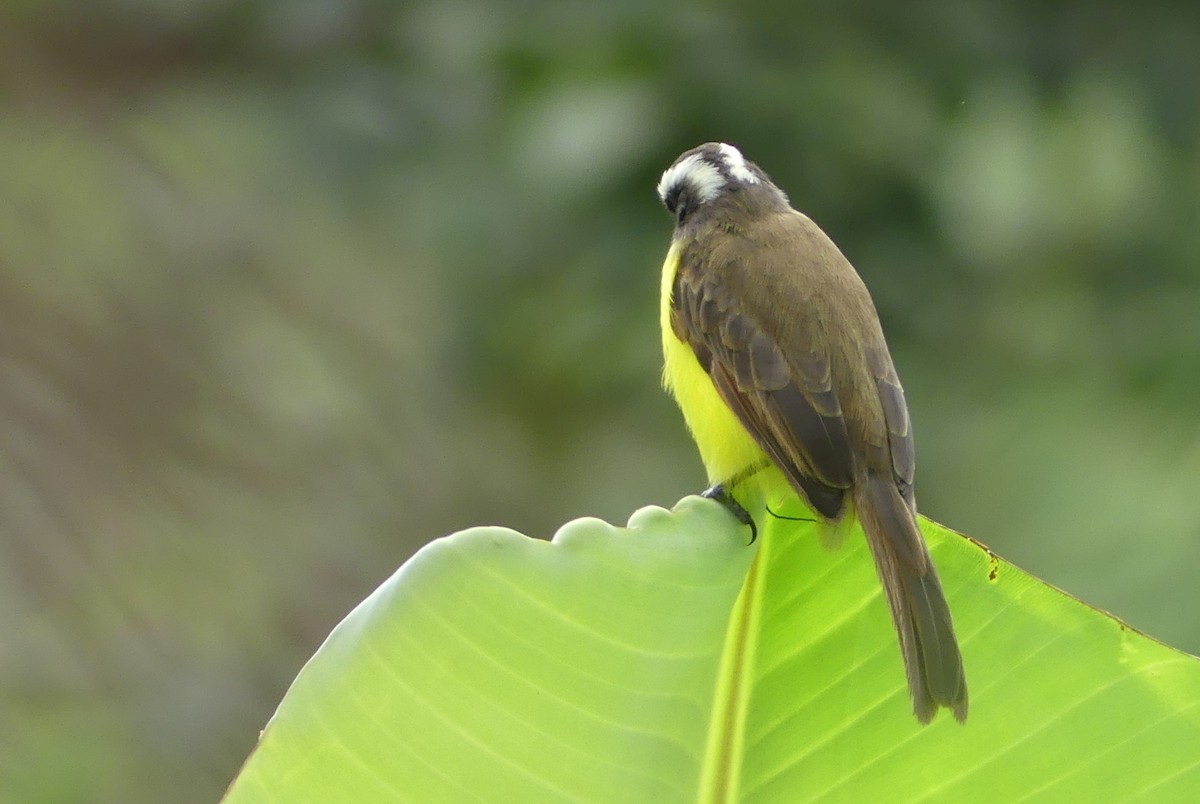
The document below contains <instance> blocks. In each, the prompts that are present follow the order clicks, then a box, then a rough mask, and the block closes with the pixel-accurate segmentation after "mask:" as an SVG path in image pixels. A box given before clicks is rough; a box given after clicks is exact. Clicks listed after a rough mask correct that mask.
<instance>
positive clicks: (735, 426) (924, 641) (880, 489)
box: [658, 143, 967, 723]
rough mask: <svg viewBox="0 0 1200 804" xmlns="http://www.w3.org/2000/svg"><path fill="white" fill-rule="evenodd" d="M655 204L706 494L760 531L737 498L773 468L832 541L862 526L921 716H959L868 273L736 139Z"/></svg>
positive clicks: (950, 644) (669, 315)
mask: <svg viewBox="0 0 1200 804" xmlns="http://www.w3.org/2000/svg"><path fill="white" fill-rule="evenodd" d="M658 195H659V198H661V199H662V202H663V204H664V205H665V206H666V208H667V211H669V212H670V213H671V214H672V215H673V216H674V217H675V233H674V236H673V238H672V242H671V248H670V251H668V252H667V259H666V262H665V263H664V265H663V274H662V308H661V312H662V321H661V323H662V338H663V354H664V358H665V369H664V372H663V378H664V380H663V381H664V384H665V385H666V387H667V389H668V390H669V391H670V392H671V394H672V395H673V396H674V397H675V399H676V401H677V402H678V403H679V407H680V409H681V410H682V411H683V416H684V419H685V420H686V421H687V425H688V428H689V429H690V430H691V433H692V437H693V438H694V439H695V441H696V445H697V447H699V450H700V456H701V458H702V459H703V461H704V465H705V468H706V469H707V471H708V478H709V482H710V483H711V484H712V488H710V489H709V490H708V491H707V492H706V493H705V494H706V496H709V497H713V498H715V499H718V500H720V501H721V502H723V503H724V504H725V505H726V506H727V507H728V508H729V509H730V510H731V511H733V512H734V514H735V515H737V516H738V518H739V519H740V520H741V521H742V522H744V523H746V524H748V525H750V526H751V529H752V533H756V532H757V531H756V529H755V528H754V522H753V519H752V517H751V516H750V514H749V513H748V512H747V511H746V510H745V508H743V507H742V506H741V505H740V504H739V503H738V502H737V501H736V500H735V499H734V496H733V495H734V493H735V492H737V491H738V490H739V489H742V488H744V486H745V484H747V483H750V482H756V483H759V482H761V483H769V482H770V478H771V475H772V474H774V472H773V469H772V468H771V467H774V469H777V470H778V471H779V472H780V473H782V476H783V478H784V479H786V481H787V484H788V485H789V486H790V487H791V488H792V489H794V490H795V492H796V493H797V494H799V495H800V497H801V498H802V499H803V500H804V501H805V502H807V503H808V505H809V507H810V508H811V509H812V510H813V512H814V513H815V514H816V515H817V517H818V518H819V520H820V521H821V522H822V523H823V526H824V529H825V530H826V531H827V532H828V533H831V534H833V533H842V532H844V531H845V530H847V529H848V527H849V525H851V524H852V523H853V522H855V521H857V522H858V523H860V524H861V525H862V529H863V531H864V532H865V533H866V536H867V543H868V544H869V545H870V548H871V555H872V556H873V557H874V559H875V567H876V569H877V570H878V572H879V578H880V580H881V581H882V583H883V589H884V592H885V594H886V597H887V601H888V605H889V606H890V608H891V612H892V620H893V622H894V624H895V626H896V632H897V633H898V635H899V638H900V652H901V654H902V655H903V658H904V667H905V672H906V674H907V677H908V687H909V691H910V692H911V694H912V699H913V712H914V714H915V715H916V717H917V719H918V720H919V721H920V722H921V723H928V722H929V721H930V720H931V719H932V718H933V716H934V714H935V713H936V712H937V710H938V707H941V706H944V707H947V708H948V709H950V710H951V711H952V712H953V713H954V717H955V718H957V719H958V720H959V721H960V722H961V721H963V720H965V719H966V716H967V683H966V678H965V676H964V675H963V667H962V657H961V655H960V653H959V649H958V642H957V640H956V639H955V636H954V626H953V624H952V622H951V619H950V609H949V607H948V606H947V605H946V598H945V595H944V594H943V593H942V587H941V584H940V583H939V582H938V577H937V573H936V572H935V571H934V567H933V562H932V561H931V560H930V557H929V552H928V550H927V549H926V547H925V542H924V540H923V539H922V537H921V532H920V530H919V529H918V528H917V519H916V514H917V508H916V502H915V498H914V496H913V469H914V465H915V463H914V452H913V436H912V428H911V426H910V423H909V417H908V407H907V405H906V403H905V401H904V392H903V390H902V389H901V387H900V380H899V378H898V377H897V376H896V369H895V368H894V367H893V365H892V358H891V355H890V353H889V352H888V348H887V343H886V342H885V341H884V338H883V330H882V329H881V328H880V325H879V316H878V314H877V313H876V312H875V305H874V303H873V302H872V301H871V297H870V294H868V292H867V288H866V286H865V285H864V284H863V282H862V279H861V278H860V277H859V276H858V273H857V272H855V270H854V268H853V267H852V266H851V265H850V263H849V261H847V260H846V258H845V257H844V256H843V255H842V253H841V251H839V250H838V248H837V246H835V245H834V244H833V241H832V240H830V239H829V238H828V237H827V236H826V235H825V233H824V232H822V231H821V230H820V228H818V227H817V225H816V224H815V223H813V222H812V221H811V220H809V218H808V217H806V216H805V215H803V214H801V213H800V212H797V211H796V210H795V209H793V208H792V207H791V205H790V204H789V203H788V198H787V196H786V195H784V193H783V191H782V190H780V189H779V188H778V187H776V186H775V184H774V183H773V182H772V181H771V179H770V178H769V177H768V176H767V174H766V173H764V172H763V171H762V169H761V168H759V167H758V166H757V165H755V164H754V163H753V162H750V161H748V160H747V159H745V157H743V156H742V154H741V153H740V152H739V151H738V150H737V149H736V148H734V147H733V146H732V145H726V144H724V143H707V144H705V145H701V146H699V147H698V148H693V149H692V150H690V151H687V152H686V153H684V154H683V155H682V156H680V157H679V158H678V159H677V160H675V163H674V164H673V165H671V167H670V168H668V169H667V171H666V172H665V173H663V176H662V180H661V181H660V182H659V183H658ZM764 470H766V471H764ZM774 476H775V477H776V478H778V475H774ZM765 488H767V486H764V489H765Z"/></svg>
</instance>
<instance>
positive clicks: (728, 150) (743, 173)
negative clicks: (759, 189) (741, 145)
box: [720, 142, 758, 184]
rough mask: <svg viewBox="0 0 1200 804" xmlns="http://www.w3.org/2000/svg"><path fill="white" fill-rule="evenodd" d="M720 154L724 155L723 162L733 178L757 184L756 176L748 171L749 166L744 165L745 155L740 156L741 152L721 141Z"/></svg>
mask: <svg viewBox="0 0 1200 804" xmlns="http://www.w3.org/2000/svg"><path fill="white" fill-rule="evenodd" d="M720 147H721V155H722V156H724V157H725V164H726V165H727V166H728V167H729V173H730V175H731V176H733V177H734V178H735V179H737V180H739V181H744V182H746V184H757V183H758V176H755V175H754V174H753V173H752V172H750V168H749V167H747V165H746V157H744V156H742V152H741V151H739V150H738V149H737V148H734V147H733V146H732V145H730V144H729V143H727V142H723V143H721V146H720Z"/></svg>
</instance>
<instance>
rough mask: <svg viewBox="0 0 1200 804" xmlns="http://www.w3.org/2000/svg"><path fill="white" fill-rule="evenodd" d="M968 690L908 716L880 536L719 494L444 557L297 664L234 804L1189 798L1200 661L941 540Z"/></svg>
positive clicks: (389, 590) (369, 603) (511, 535)
mask: <svg viewBox="0 0 1200 804" xmlns="http://www.w3.org/2000/svg"><path fill="white" fill-rule="evenodd" d="M922 524H923V528H924V530H925V534H926V537H927V539H928V541H929V543H930V547H931V551H932V553H933V557H934V560H935V562H936V563H937V565H938V570H939V574H940V575H941V577H942V581H943V585H944V587H945V589H946V593H947V596H948V598H949V601H950V606H951V609H952V610H953V612H954V616H955V623H956V626H957V630H958V634H959V637H960V640H961V642H962V649H963V655H964V660H965V664H966V668H967V677H968V681H969V684H970V688H971V713H970V717H969V719H968V721H967V723H966V724H965V725H959V724H957V723H955V722H954V720H953V718H951V717H949V716H948V715H947V714H946V713H942V714H941V715H940V716H939V718H938V719H937V720H935V721H934V723H933V724H932V725H930V726H927V727H924V728H923V727H921V726H919V725H918V724H917V722H916V721H915V720H914V718H913V717H912V715H911V713H910V705H909V701H908V696H907V691H906V688H905V686H904V673H903V669H902V667H901V664H900V656H899V650H898V649H897V647H896V640H895V637H894V635H893V633H892V630H891V624H890V620H889V617H888V613H887V609H886V605H885V603H884V602H883V599H882V596H881V592H880V589H879V584H878V582H877V580H876V578H875V574H874V568H873V565H872V563H871V560H870V556H869V554H868V552H867V550H866V547H865V544H864V543H863V540H862V537H861V535H859V534H854V535H852V536H851V537H850V539H849V540H848V543H847V544H846V545H845V546H844V547H843V548H842V549H841V550H839V551H836V552H828V551H825V550H823V549H821V548H820V546H819V544H818V540H817V538H816V536H815V534H814V532H813V530H812V528H811V525H809V524H808V523H801V522H790V521H787V520H781V519H775V520H769V522H768V523H767V525H766V527H764V528H763V531H764V532H763V535H762V538H760V539H759V541H758V543H757V544H755V545H754V546H748V545H747V541H748V539H747V536H748V533H747V530H746V529H745V528H742V527H740V526H737V525H736V524H735V523H733V521H732V518H731V517H730V516H729V515H728V514H727V513H726V512H725V511H724V510H723V509H722V508H720V506H718V505H716V504H715V503H711V502H709V501H707V500H700V499H698V498H687V499H685V500H684V501H683V502H681V503H680V504H679V505H678V506H677V507H676V508H675V510H674V511H671V512H668V511H665V510H663V509H659V508H647V509H643V510H641V511H639V512H637V513H636V514H635V515H634V516H633V517H632V519H631V520H630V522H629V526H628V528H624V529H622V528H615V527H613V526H610V525H608V524H606V523H603V522H600V521H599V520H593V519H584V520H578V521H575V522H572V523H570V524H568V525H567V526H565V527H564V528H562V529H561V530H560V531H559V533H558V534H557V536H555V538H554V540H553V542H550V543H546V542H541V541H537V540H533V539H529V538H526V537H524V536H522V535H520V534H518V533H515V532H513V531H510V530H505V529H502V528H476V529H473V530H468V531H465V532H463V533H459V534H456V535H454V536H450V537H448V538H445V539H439V540H437V541H435V542H433V543H431V544H430V545H428V546H427V547H425V548H424V549H423V550H421V551H420V552H419V553H418V554H417V555H416V556H414V557H413V558H412V559H411V560H410V561H409V562H407V563H406V564H405V565H404V566H403V567H401V568H400V570H399V571H398V572H397V573H396V574H395V575H394V576H393V577H392V578H391V579H390V580H388V581H387V582H386V583H385V584H383V586H381V587H380V588H379V589H378V590H377V591H376V592H375V593H374V594H372V595H371V596H370V597H369V598H367V599H366V600H365V601H364V602H363V603H362V604H361V605H359V606H358V608H356V609H355V610H354V611H353V612H352V613H351V614H350V615H349V616H348V617H347V618H346V619H345V620H344V621H343V622H342V623H341V624H340V625H339V626H338V627H337V628H336V629H335V630H334V631H333V633H332V634H331V635H330V636H329V639H328V640H327V641H326V643H325V644H324V645H323V646H322V647H321V649H320V650H319V651H318V652H317V654H316V655H315V656H314V657H313V658H312V660H311V661H310V662H309V663H308V665H307V666H306V667H305V668H304V670H303V671H302V672H301V673H300V675H299V677H298V678H297V679H296V681H295V683H294V684H293V686H292V689H291V690H290V691H289V692H288V694H287V696H286V697H285V698H284V700H283V702H282V703H281V704H280V706H279V709H278V711H277V712H276V714H275V716H274V718H272V720H271V722H270V723H269V724H268V725H267V728H266V730H265V731H264V733H263V735H262V738H261V741H260V744H259V746H258V748H257V749H256V750H255V752H254V753H253V754H252V755H251V757H250V759H249V760H248V761H247V763H246V766H245V768H244V769H243V770H242V773H241V774H240V776H239V777H238V778H237V779H236V780H235V782H234V784H233V786H232V787H231V789H230V792H229V795H228V801H230V802H258V801H278V802H301V801H319V802H336V801H354V802H372V801H390V800H409V801H430V802H440V801H453V802H458V801H497V802H509V801H512V802H542V801H588V802H639V801H652V802H655V804H667V803H668V802H691V801H706V802H707V801H746V802H753V801H763V802H800V801H808V800H822V801H829V800H832V801H839V800H840V801H854V802H859V801H909V800H913V801H915V800H924V801H972V802H987V801H1004V802H1008V801H1017V800H1045V801H1106V802H1107V801H1123V800H1145V801H1155V802H1158V801H1191V800H1197V799H1198V798H1200V661H1197V660H1196V659H1195V658H1193V657H1190V656H1187V655H1184V654H1182V653H1179V652H1178V651H1175V650H1173V649H1171V648H1168V647H1166V646H1164V645H1161V644H1159V643H1157V642H1155V641H1153V640H1151V639H1148V638H1147V637H1145V636H1143V635H1141V634H1138V633H1136V632H1134V631H1132V630H1131V629H1130V628H1129V627H1128V626H1126V625H1124V624H1122V623H1120V622H1119V621H1117V620H1115V619H1113V618H1112V617H1110V616H1108V615H1106V614H1104V613H1102V612H1099V611H1096V610H1094V609H1091V608H1089V607H1087V606H1085V605H1083V604H1082V603H1080V602H1078V601H1076V600H1074V599H1072V598H1070V597H1068V596H1066V595H1064V594H1063V593H1061V592H1059V591H1057V590H1055V589H1053V588H1051V587H1049V586H1047V585H1046V584H1044V583H1042V582H1040V581H1038V580H1037V579H1035V578H1032V577H1031V576H1029V575H1027V574H1025V573H1024V572H1022V571H1020V570H1018V569H1016V568H1015V567H1013V566H1012V565H1010V564H1006V563H1005V562H1003V561H1001V560H999V559H998V558H996V557H995V556H993V555H991V554H990V553H989V552H988V551H987V550H986V549H984V548H983V547H981V546H980V545H978V544H976V543H974V542H972V541H970V540H968V539H966V538H965V537H963V536H960V535H958V534H956V533H953V532H951V531H948V530H946V529H944V528H941V527H940V526H938V525H936V524H933V523H930V522H924V523H922Z"/></svg>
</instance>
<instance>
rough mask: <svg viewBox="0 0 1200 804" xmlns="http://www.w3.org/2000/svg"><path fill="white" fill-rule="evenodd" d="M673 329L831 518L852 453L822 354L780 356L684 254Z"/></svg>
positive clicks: (850, 471) (839, 504) (795, 482)
mask: <svg viewBox="0 0 1200 804" xmlns="http://www.w3.org/2000/svg"><path fill="white" fill-rule="evenodd" d="M671 327H672V329H673V330H674V332H675V336H676V337H678V338H679V339H680V340H681V341H683V342H685V343H687V344H688V345H689V346H691V348H692V351H693V352H694V353H695V355H696V359H697V360H698V361H699V362H700V365H701V366H702V367H703V368H704V370H705V371H706V372H708V375H709V376H710V377H711V378H712V380H713V384H714V385H715V386H716V388H717V392H718V393H719V394H720V395H721V398H722V399H723V400H724V401H725V404H727V405H729V407H730V409H731V410H732V411H733V412H734V414H735V415H736V416H737V417H738V419H739V421H741V423H742V425H743V426H744V427H745V428H746V430H747V431H749V433H750V435H751V436H752V437H753V438H754V440H755V442H757V443H758V445H759V446H760V447H761V448H762V449H763V451H764V452H766V453H767V455H769V456H770V457H771V459H772V460H773V461H774V462H775V464H776V465H777V466H778V467H779V468H780V469H781V470H782V471H783V473H784V475H785V476H787V478H788V480H789V481H790V482H791V484H792V486H793V487H795V488H796V489H797V490H800V491H802V492H803V493H804V495H805V496H806V497H807V498H808V501H809V503H811V505H812V507H813V508H814V509H815V510H816V511H817V512H818V513H820V514H821V515H822V516H824V517H826V518H828V519H837V518H838V517H839V516H840V515H841V513H842V509H843V505H844V500H845V494H846V491H847V490H848V489H849V488H850V486H851V483H852V481H853V477H854V454H853V452H852V450H851V444H850V438H849V435H848V434H847V430H846V421H845V419H844V418H843V416H842V409H841V405H840V403H839V402H838V398H837V393H836V390H835V389H834V387H833V379H832V373H831V371H830V365H829V357H828V355H826V354H824V353H822V352H820V351H803V350H800V351H799V352H797V350H796V349H795V348H793V349H792V353H791V354H789V355H787V356H786V357H785V355H784V354H783V352H782V350H781V349H780V348H779V345H778V344H777V343H776V342H775V341H774V340H773V339H772V337H771V336H770V335H769V334H768V333H767V332H766V331H765V330H764V329H762V328H761V327H759V326H758V324H757V322H755V321H754V319H753V318H752V317H751V315H750V314H749V313H748V312H746V311H745V310H744V309H741V305H739V303H738V300H737V299H736V298H735V297H734V296H733V294H732V293H731V292H730V290H729V289H728V288H726V287H723V286H722V284H721V282H720V280H719V278H717V277H715V276H713V275H711V274H706V273H705V272H703V271H701V270H699V269H698V267H697V266H696V265H694V264H690V263H689V261H688V260H686V259H685V260H684V261H683V263H682V264H681V265H680V267H679V270H678V272H677V274H676V277H675V283H674V287H673V289H672V295H671Z"/></svg>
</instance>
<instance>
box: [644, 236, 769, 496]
mask: <svg viewBox="0 0 1200 804" xmlns="http://www.w3.org/2000/svg"><path fill="white" fill-rule="evenodd" d="M683 246H684V243H683V242H681V241H678V240H676V241H675V242H673V243H671V250H670V251H668V252H667V261H666V262H665V263H663V273H662V300H661V307H660V314H661V320H660V322H659V323H660V324H661V325H662V341H663V360H664V362H663V387H664V388H666V389H667V390H668V391H669V392H670V393H671V395H672V396H674V397H675V401H676V402H677V403H678V404H679V409H680V410H681V411H683V418H684V421H686V422H687V426H688V430H690V431H691V433H692V438H693V439H694V440H695V442H696V446H697V447H698V448H699V449H700V459H701V460H702V461H704V468H705V469H706V470H707V471H708V482H709V483H710V484H716V483H723V482H726V481H729V480H731V479H732V478H733V477H734V476H735V475H737V474H738V473H739V472H741V471H742V470H743V469H745V468H746V467H748V466H750V465H752V464H755V463H758V462H760V461H761V460H762V459H763V458H764V457H765V453H764V452H763V451H762V450H761V449H759V447H758V445H757V444H755V443H754V440H753V439H752V438H750V434H749V433H748V432H746V429H745V428H744V427H742V423H741V422H739V421H738V419H737V417H736V416H734V415H733V411H731V410H730V409H729V406H728V405H726V404H725V402H724V400H722V399H721V397H720V395H719V394H718V393H717V389H716V386H714V385H713V383H712V380H710V379H709V377H708V374H707V373H705V371H704V369H702V368H701V367H700V363H699V362H698V361H697V360H696V355H695V354H694V353H693V352H692V347H690V346H688V345H687V344H686V343H684V342H683V341H681V340H679V339H678V338H676V337H675V332H674V331H673V330H672V329H671V287H672V285H673V284H674V283H675V273H676V271H678V270H679V255H680V254H681V253H682V251H683Z"/></svg>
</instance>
